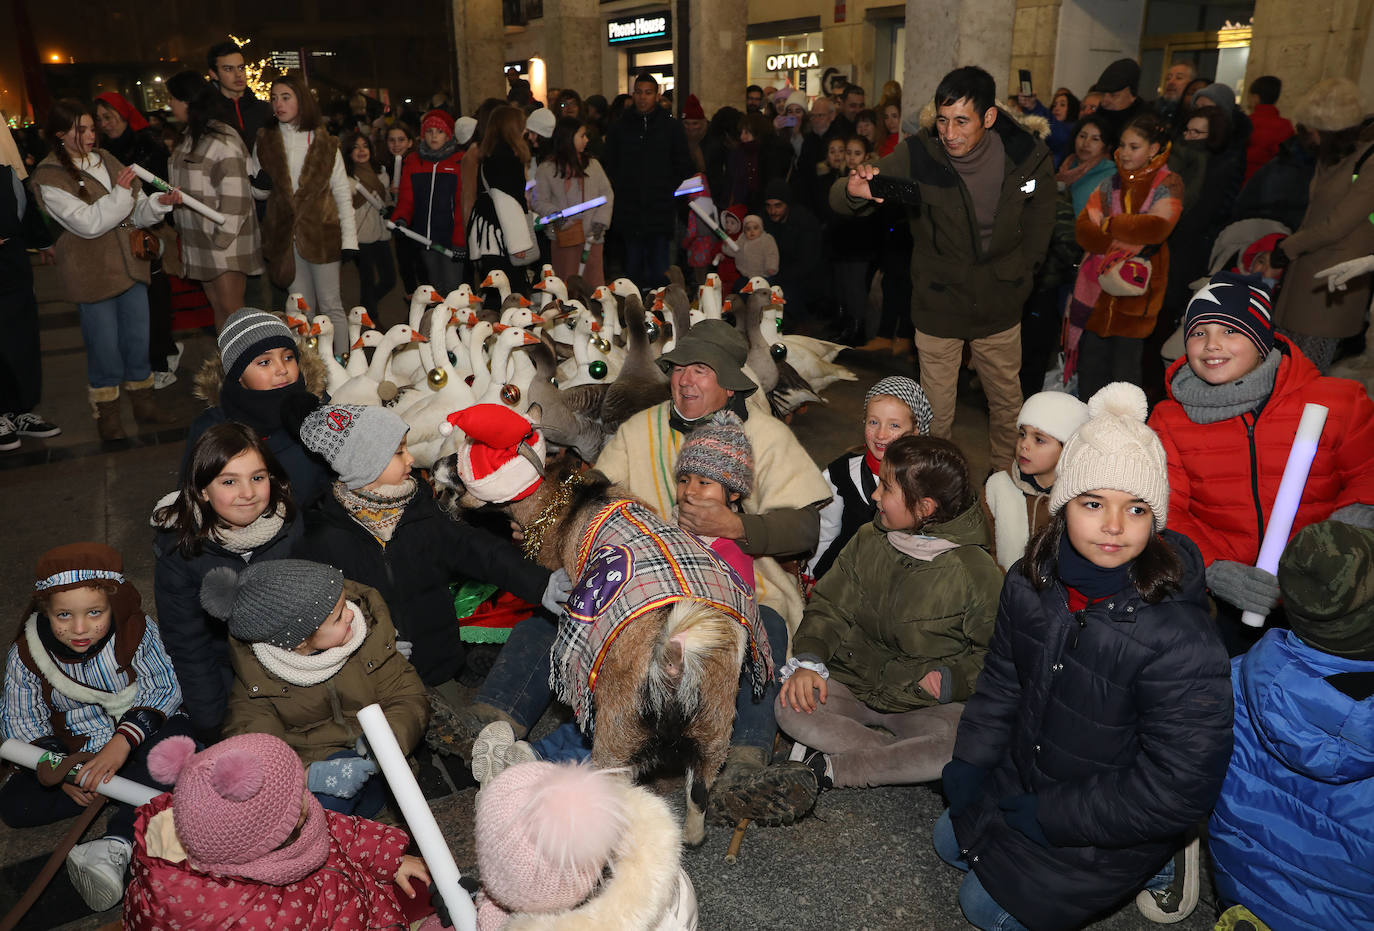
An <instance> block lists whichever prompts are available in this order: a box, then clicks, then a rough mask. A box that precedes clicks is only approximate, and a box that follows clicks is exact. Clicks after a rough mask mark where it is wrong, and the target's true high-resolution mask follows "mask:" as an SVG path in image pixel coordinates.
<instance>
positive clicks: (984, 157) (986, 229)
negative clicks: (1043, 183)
mask: <svg viewBox="0 0 1374 931" xmlns="http://www.w3.org/2000/svg"><path fill="white" fill-rule="evenodd" d="M1005 155H1006V149H1005V148H1004V147H1003V146H1002V137H1001V135H999V134H998V133H997V131H996V130H995V129H990V130H988V131H987V132H985V133H983V141H982V142H981V143H980V144H979V145H978V146H976V147H975V148H974V150H973V151H972V152H970V153H969V154H967V155H962V156H959V157H957V158H956V157H955V156H953V155H951V156H950V157H949V162H950V164H951V165H953V166H954V170H955V171H957V172H958V173H959V176H960V177H961V178H963V179H964V187H966V188H968V194H969V199H970V200H971V201H973V217H974V221H975V226H976V227H977V229H978V238H979V241H980V242H981V243H982V247H983V248H984V249H986V248H987V247H988V244H989V243H991V242H992V229H993V225H994V224H995V223H996V222H997V205H998V202H999V201H1000V200H1001V199H1002V182H1003V180H1004V178H1005V176H1006V168H1005V165H1004V161H1005Z"/></svg>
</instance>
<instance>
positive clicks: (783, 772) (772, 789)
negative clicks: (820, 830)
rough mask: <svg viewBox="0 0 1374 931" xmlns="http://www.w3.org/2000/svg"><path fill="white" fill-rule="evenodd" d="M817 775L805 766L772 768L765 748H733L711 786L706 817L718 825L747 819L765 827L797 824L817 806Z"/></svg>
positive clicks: (774, 766) (792, 765)
mask: <svg viewBox="0 0 1374 931" xmlns="http://www.w3.org/2000/svg"><path fill="white" fill-rule="evenodd" d="M817 791H818V788H817V785H816V774H815V772H814V771H813V770H812V769H811V767H810V766H808V765H806V764H805V763H794V762H791V761H787V762H783V763H774V764H772V765H769V761H768V754H767V752H766V751H765V750H764V749H763V748H762V747H731V748H730V752H729V754H728V755H727V756H726V757H725V765H724V766H723V767H722V768H721V771H720V775H719V776H717V777H716V782H715V785H713V786H711V794H710V801H709V802H708V804H707V814H708V815H709V816H710V818H711V820H712V821H714V822H715V823H717V824H728V825H732V826H733V825H735V824H738V823H739V821H740V819H742V818H748V819H750V820H751V821H754V822H756V823H758V824H760V825H764V826H765V827H780V826H782V825H785V824H794V823H795V822H796V821H798V820H799V819H801V818H802V817H804V816H805V815H806V813H807V812H809V811H810V810H811V809H812V808H813V807H815V805H816V793H817Z"/></svg>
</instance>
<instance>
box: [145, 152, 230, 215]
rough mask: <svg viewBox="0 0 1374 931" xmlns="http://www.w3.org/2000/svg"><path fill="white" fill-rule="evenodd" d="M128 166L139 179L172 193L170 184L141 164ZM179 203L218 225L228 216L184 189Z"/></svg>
mask: <svg viewBox="0 0 1374 931" xmlns="http://www.w3.org/2000/svg"><path fill="white" fill-rule="evenodd" d="M129 167H130V168H132V169H133V170H134V174H136V175H138V177H139V180H141V181H142V182H143V183H144V184H151V185H152V186H153V187H155V188H157V189H158V190H159V191H162V192H164V193H166V194H170V193H172V186H171V185H170V184H168V183H167V182H166V181H163V180H162V179H161V178H159V177H158V176H157V175H155V174H153V173H152V172H151V171H149V170H148V169H146V168H144V167H143V166H142V165H137V164H135V165H130V166H129ZM181 205H182V206H183V207H190V208H191V209H192V210H194V211H195V212H196V213H198V214H200V215H201V216H203V217H205V219H207V220H209V221H210V222H212V223H215V224H218V225H219V226H223V225H224V221H225V220H226V219H228V217H226V216H225V215H224V214H222V213H220V212H219V211H218V210H215V209H213V208H211V207H207V206H205V205H204V204H203V203H201V202H200V201H198V200H196V199H195V198H194V197H192V196H191V195H190V194H187V193H186V192H185V191H182V192H181Z"/></svg>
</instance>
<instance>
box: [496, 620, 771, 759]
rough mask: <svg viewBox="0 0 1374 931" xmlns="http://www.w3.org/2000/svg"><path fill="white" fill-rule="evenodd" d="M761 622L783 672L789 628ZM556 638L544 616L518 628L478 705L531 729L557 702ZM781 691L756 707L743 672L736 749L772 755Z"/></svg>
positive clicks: (768, 693) (732, 740)
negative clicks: (552, 684)
mask: <svg viewBox="0 0 1374 931" xmlns="http://www.w3.org/2000/svg"><path fill="white" fill-rule="evenodd" d="M759 617H760V618H761V619H762V620H763V628H764V630H765V631H766V632H767V633H768V643H769V646H770V648H771V651H772V654H773V665H774V668H780V667H781V666H782V665H783V663H785V662H787V625H786V624H785V623H784V622H783V619H782V616H781V615H779V614H778V612H776V611H774V610H773V609H772V608H767V607H763V606H760V607H759ZM557 632H558V625H557V624H556V623H554V622H553V621H551V620H549V618H548V617H547V616H546V615H543V614H535V615H533V616H532V617H528V618H526V619H525V620H523V621H521V622H520V623H519V624H516V625H515V627H514V628H512V630H511V634H510V639H509V640H507V641H506V645H505V646H503V647H502V648H501V652H500V654H498V655H497V657H496V662H495V663H494V664H493V665H492V667H491V672H489V673H487V679H486V681H485V682H484V683H482V687H481V689H479V690H478V692H477V698H476V701H477V702H478V703H479V704H483V705H489V706H491V707H493V708H496V709H498V710H500V711H502V712H505V713H506V714H508V715H510V716H511V717H512V718H514V719H515V720H516V722H518V723H519V724H521V725H522V726H523V727H524V728H525V729H526V730H528V729H529V728H531V727H533V726H534V724H535V722H536V721H538V720H539V718H540V716H541V715H543V713H544V711H545V710H546V709H547V708H548V707H549V702H551V701H552V700H553V692H552V690H551V689H550V688H549V666H550V661H549V651H550V649H551V648H552V647H553V641H554V636H555V635H556V634H557ZM778 688H779V687H778V683H777V682H776V681H774V682H771V683H769V685H768V687H767V688H766V689H765V690H764V694H763V697H762V698H761V699H760V700H758V701H754V690H753V684H752V679H751V677H750V674H749V669H748V667H747V666H746V667H745V668H744V669H743V670H741V672H740V685H739V695H738V696H737V697H736V699H735V729H734V732H733V733H732V734H731V737H730V743H731V745H732V746H744V747H762V748H764V750H765V751H767V752H768V753H769V754H771V753H772V751H773V739H774V737H776V736H777V733H778V723H777V720H776V719H775V718H774V717H773V701H774V699H776V698H777V696H778ZM536 750H537V748H536Z"/></svg>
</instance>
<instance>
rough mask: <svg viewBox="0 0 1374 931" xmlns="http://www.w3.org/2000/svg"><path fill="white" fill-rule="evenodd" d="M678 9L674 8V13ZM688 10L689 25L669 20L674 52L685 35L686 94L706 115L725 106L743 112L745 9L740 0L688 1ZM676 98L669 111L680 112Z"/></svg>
mask: <svg viewBox="0 0 1374 931" xmlns="http://www.w3.org/2000/svg"><path fill="white" fill-rule="evenodd" d="M679 8H680V5H678V4H674V5H673V10H674V13H676V11H677V10H678V9H679ZM691 9H692V17H691V22H690V23H684V22H682V20H681V17H679V16H676V15H675V16H674V17H673V47H674V49H677V48H679V47H680V43H681V42H682V36H683V34H684V32H685V33H686V35H687V48H688V52H689V54H690V56H691V59H690V63H689V67H690V69H691V73H690V74H689V76H688V78H689V90H690V91H691V93H693V94H696V95H697V99H699V100H700V101H701V106H702V107H703V108H704V109H705V110H706V112H707V113H708V114H711V113H715V112H716V110H718V109H720V108H721V107H724V106H726V105H729V106H732V107H739V108H741V109H743V107H744V88H745V87H747V86H748V85H749V80H748V67H749V63H748V60H747V58H746V56H747V50H746V48H745V44H744V36H745V27H746V26H747V25H748V22H749V5H748V4H747V3H742V2H741V0H691ZM678 60H679V61H680V60H681V54H679V55H678ZM677 96H678V95H677V94H674V95H673V103H674V108H673V109H674V110H675V111H679V112H680V110H681V107H682V102H681V101H679V100H678V99H677Z"/></svg>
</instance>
